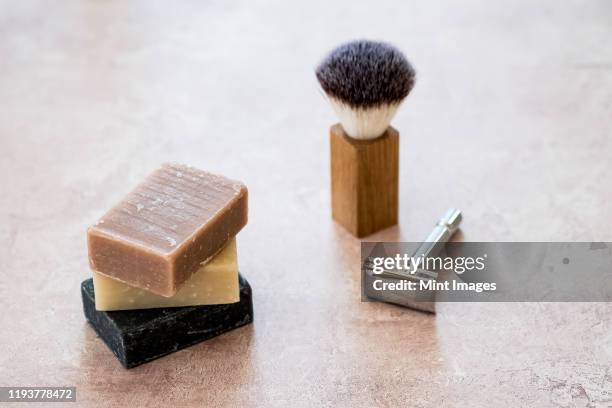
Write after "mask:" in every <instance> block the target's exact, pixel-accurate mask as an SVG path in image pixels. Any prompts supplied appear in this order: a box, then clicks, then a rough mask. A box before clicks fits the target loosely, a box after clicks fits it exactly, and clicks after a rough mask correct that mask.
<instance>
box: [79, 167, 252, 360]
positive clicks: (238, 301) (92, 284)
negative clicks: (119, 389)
mask: <svg viewBox="0 0 612 408" xmlns="http://www.w3.org/2000/svg"><path fill="white" fill-rule="evenodd" d="M247 208H248V207H247V189H246V187H245V186H244V185H243V184H242V183H239V182H236V181H232V180H229V179H227V178H225V177H221V176H217V175H213V174H210V173H207V172H204V171H201V170H197V169H194V168H192V167H188V166H183V165H178V164H166V165H163V166H162V167H161V168H160V169H158V170H157V171H155V172H154V173H153V174H152V175H151V176H149V177H148V178H147V179H146V180H145V181H144V182H143V183H142V184H140V185H139V186H138V187H136V188H135V189H134V190H133V191H132V192H131V193H129V194H128V195H127V197H126V198H125V199H124V200H123V201H122V202H120V203H119V204H118V205H117V206H115V207H114V208H112V209H111V210H110V211H108V212H107V213H106V214H105V215H104V216H103V217H102V218H101V219H100V220H99V221H98V222H97V223H96V224H95V225H94V226H92V227H90V228H89V230H88V234H87V235H88V244H89V262H90V266H91V269H92V273H93V279H89V280H87V281H85V282H83V286H82V293H83V305H84V309H85V315H86V317H87V319H88V320H89V322H90V323H91V324H92V326H93V327H94V329H95V330H96V332H97V333H98V334H99V335H100V337H101V338H102V339H103V340H104V341H105V342H106V344H107V345H108V346H109V347H110V348H111V350H113V352H114V353H115V354H116V355H117V356H118V357H119V359H120V361H121V362H122V364H123V365H124V366H126V367H133V366H135V365H138V364H141V363H143V362H146V361H149V360H151V359H154V358H156V357H159V356H162V355H165V354H168V353H170V352H172V351H176V350H178V349H180V348H182V347H186V346H189V345H191V344H194V343H196V342H199V341H202V340H206V339H208V338H210V337H212V336H215V335H217V334H221V333H223V332H225V331H228V330H231V329H233V328H236V327H239V326H242V325H244V324H247V323H249V322H250V321H251V320H252V316H253V311H252V302H251V292H250V287H249V285H248V283H247V282H246V280H245V279H244V278H242V277H240V278H239V275H238V263H237V252H236V239H235V236H236V234H237V233H238V232H239V231H240V230H241V229H242V228H243V227H244V225H245V224H246V223H247ZM169 308H172V309H169ZM158 336H162V337H164V340H163V341H161V340H160V339H159V338H158Z"/></svg>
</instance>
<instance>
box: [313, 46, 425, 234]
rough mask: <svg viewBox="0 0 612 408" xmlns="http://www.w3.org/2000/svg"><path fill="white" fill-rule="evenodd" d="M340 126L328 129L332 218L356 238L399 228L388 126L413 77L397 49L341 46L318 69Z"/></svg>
mask: <svg viewBox="0 0 612 408" xmlns="http://www.w3.org/2000/svg"><path fill="white" fill-rule="evenodd" d="M316 76H317V79H318V81H319V83H320V84H321V88H323V91H324V92H325V94H326V95H327V98H328V99H329V102H330V104H331V106H332V108H333V109H334V111H335V112H336V114H337V116H338V119H339V120H340V124H336V125H333V126H332V127H331V130H330V147H331V191H332V218H333V219H334V220H335V221H336V222H338V223H339V224H340V225H342V226H343V227H344V228H346V229H347V230H348V231H349V232H351V233H352V234H353V235H355V236H357V237H363V236H366V235H370V234H372V233H374V232H377V231H379V230H381V229H384V228H387V227H390V226H392V225H395V224H397V220H398V199H399V192H398V189H399V133H398V132H397V131H396V130H395V129H393V128H392V127H391V126H389V125H390V123H391V120H392V119H393V117H394V116H395V113H396V112H397V109H398V108H399V106H400V105H401V103H402V101H403V100H404V99H405V98H406V96H408V94H409V93H410V91H411V90H412V87H413V86H414V81H415V72H414V69H413V68H412V66H411V65H410V63H409V62H408V61H407V60H406V58H405V57H404V55H403V54H402V53H401V52H400V51H399V50H398V49H396V48H395V47H393V46H391V45H389V44H386V43H381V42H374V41H367V40H359V41H353V42H349V43H347V44H343V45H341V46H339V47H337V48H335V49H334V50H332V51H331V52H330V53H329V55H328V56H327V57H326V58H325V59H324V60H323V61H322V62H321V64H320V65H319V66H318V67H317V69H316Z"/></svg>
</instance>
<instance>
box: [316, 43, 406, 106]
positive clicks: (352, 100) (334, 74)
mask: <svg viewBox="0 0 612 408" xmlns="http://www.w3.org/2000/svg"><path fill="white" fill-rule="evenodd" d="M316 75H317V79H318V80H319V83H320V84H321V87H322V88H323V90H324V91H325V93H326V94H327V95H329V96H330V97H333V98H336V99H339V100H341V101H342V102H344V103H346V104H347V105H350V106H352V107H355V108H369V107H376V106H380V105H384V104H393V103H398V102H400V101H401V100H402V99H404V98H405V97H406V96H407V95H408V94H409V93H410V91H411V90H412V87H413V86H414V79H415V72H414V69H413V68H412V65H410V63H409V62H408V61H407V60H406V57H404V54H402V53H401V51H399V50H398V49H397V48H395V47H393V46H392V45H390V44H386V43H382V42H375V41H368V40H359V41H352V42H349V43H346V44H343V45H341V46H339V47H338V48H336V49H334V50H333V51H332V52H331V53H330V54H329V55H328V56H327V57H326V58H325V59H324V60H323V62H321V64H320V65H319V66H318V68H317V70H316Z"/></svg>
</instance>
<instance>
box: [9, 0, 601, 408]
mask: <svg viewBox="0 0 612 408" xmlns="http://www.w3.org/2000/svg"><path fill="white" fill-rule="evenodd" d="M355 37H369V38H374V39H382V40H387V41H390V42H392V43H394V44H395V45H397V46H398V48H399V49H401V50H402V51H403V52H405V53H406V55H407V57H408V58H410V61H412V62H413V63H414V66H415V68H416V70H417V83H416V85H415V87H414V90H413V91H412V93H411V94H410V96H409V97H408V98H407V100H406V102H405V104H404V106H402V108H401V109H400V111H399V112H398V115H397V117H396V119H395V120H394V122H393V125H394V127H396V128H397V129H398V130H399V131H400V133H401V141H400V154H401V163H400V188H401V191H400V223H399V226H398V227H397V228H393V229H390V230H386V231H383V232H381V233H379V234H377V235H375V236H373V237H369V238H368V239H370V240H377V239H381V240H382V239H386V240H402V239H403V240H419V239H422V238H423V237H425V236H426V235H427V234H428V233H429V231H430V230H431V228H432V226H433V223H435V222H436V220H437V219H438V218H439V217H440V216H442V214H443V213H444V211H445V210H446V209H447V208H448V207H449V206H457V207H459V208H461V209H462V210H463V211H464V214H465V219H464V222H463V228H464V229H463V233H462V235H461V236H459V237H458V238H459V239H464V240H472V241H484V240H498V241H504V240H509V241H515V240H517V241H521V240H523V241H529V240H543V241H547V240H557V241H565V240H585V241H588V240H608V241H612V230H611V229H610V225H609V222H608V219H609V217H610V214H612V183H610V180H612V166H611V165H610V157H612V144H611V143H610V117H611V116H612V47H610V40H609V39H610V37H612V3H610V2H609V1H608V0H593V1H589V2H579V1H574V0H570V1H565V2H563V3H559V2H557V1H552V0H543V1H538V2H533V1H528V0H517V1H513V2H503V3H502V2H490V1H484V0H468V1H466V2H462V3H461V4H458V3H457V2H450V1H449V2H446V1H443V2H398V1H392V0H380V1H377V2H376V3H370V2H362V1H334V2H330V1H320V0H311V1H308V2H300V3H296V2H288V1H280V0H270V1H267V0H248V1H246V0H238V1H234V2H222V1H209V2H200V1H191V2H172V4H169V3H168V2H167V1H148V0H147V1H135V2H124V1H114V0H107V1H103V2H102V1H87V0H83V1H70V0H67V1H62V2H55V3H47V2H42V1H41V2H38V1H27V2H26V1H23V2H22V1H20V2H17V1H10V0H2V1H1V2H0V106H2V109H0V177H1V178H2V180H1V186H2V194H0V240H1V243H2V245H0V271H1V273H2V276H3V277H6V276H10V279H2V280H0V306H1V308H2V311H3V313H2V316H1V317H0V323H1V326H0V327H1V330H0V367H1V369H0V383H1V385H41V384H48V385H55V384H57V385H75V386H77V387H78V392H77V394H78V399H79V402H78V404H77V405H79V406H92V407H101V406H102V407H104V406H105V407H124V406H134V405H136V404H142V405H147V406H149V407H153V406H168V405H183V406H193V407H195V406H228V407H235V406H266V407H274V406H288V405H290V406H292V407H307V406H321V405H323V406H339V407H355V406H397V405H403V406H416V407H430V406H432V407H441V406H444V407H477V408H478V407H487V408H489V407H491V406H509V407H527V406H537V407H574V406H575V407H585V406H587V404H588V403H591V405H592V406H599V407H601V406H603V407H605V406H607V405H610V404H611V403H612V402H611V397H610V395H611V393H612V374H611V373H610V365H611V363H612V313H611V312H612V305H608V304H474V305H470V304H461V305H455V304H454V305H441V306H440V309H439V313H438V314H437V316H431V315H428V314H421V313H416V312H412V311H410V310H405V309H402V308H399V307H394V306H390V305H384V304H375V303H361V302H360V300H359V299H360V296H359V294H360V289H359V246H360V241H359V240H357V239H354V238H352V237H351V236H349V235H348V234H346V233H345V232H344V231H342V229H340V228H339V227H337V226H335V225H334V224H333V223H332V221H331V216H330V199H329V156H328V129H329V126H330V125H331V124H333V123H334V122H335V121H336V119H335V117H334V115H333V113H332V110H331V109H330V107H329V106H327V104H326V101H325V100H324V98H322V97H321V94H320V92H319V90H318V84H317V81H316V79H315V77H314V68H315V67H316V65H317V64H318V62H319V61H320V59H321V58H323V56H324V55H325V53H326V52H328V51H329V50H330V49H331V48H332V47H333V46H335V45H337V44H339V43H341V42H344V41H346V40H349V39H351V38H355ZM164 161H178V162H184V163H189V164H192V165H194V166H196V167H199V168H203V169H206V170H209V171H211V172H215V173H218V174H224V175H226V176H228V177H231V178H233V179H238V180H242V181H244V182H245V184H246V185H247V186H248V187H249V196H250V202H249V206H250V209H249V216H250V219H249V225H248V228H245V229H244V231H243V232H241V233H240V236H239V241H240V242H239V245H240V259H239V262H240V267H241V269H243V270H245V271H248V272H249V275H248V278H249V282H250V283H251V285H252V286H253V288H254V304H255V310H256V313H257V318H256V324H254V325H249V326H247V327H244V328H242V329H240V330H236V331H233V332H230V333H227V334H225V335H223V336H219V337H216V338H214V339H211V340H209V341H206V342H204V343H201V344H198V345H195V346H193V347H189V348H187V349H185V350H181V351H179V352H177V353H173V354H172V355H169V356H167V357H164V358H163V359H160V360H157V361H155V362H151V363H149V364H145V365H142V366H140V367H136V368H134V369H132V370H125V369H123V368H122V367H121V365H120V364H119V363H118V362H117V360H116V359H115V358H114V356H113V355H112V353H111V352H110V351H109V350H108V349H107V347H106V346H105V345H104V344H103V343H102V342H101V341H100V340H99V339H98V338H97V336H96V334H95V332H94V331H93V330H92V329H91V328H90V327H89V326H88V325H87V323H86V321H85V319H84V318H83V315H82V310H81V300H80V297H79V285H80V283H81V281H82V280H83V279H86V278H88V277H89V273H88V270H87V251H86V242H85V230H86V228H87V226H88V225H90V224H91V223H93V222H94V221H95V220H96V219H97V218H98V217H100V216H101V215H102V214H103V213H104V212H105V211H106V210H107V209H108V208H110V206H111V205H113V204H114V203H116V202H117V201H118V200H120V199H121V198H122V197H123V196H124V195H125V194H126V193H128V192H129V191H130V189H131V188H132V187H133V186H134V185H135V184H136V183H138V182H139V181H140V180H142V178H143V177H145V176H146V175H147V174H149V173H150V172H151V171H152V170H154V169H155V168H156V167H157V166H159V164H160V163H162V162H164Z"/></svg>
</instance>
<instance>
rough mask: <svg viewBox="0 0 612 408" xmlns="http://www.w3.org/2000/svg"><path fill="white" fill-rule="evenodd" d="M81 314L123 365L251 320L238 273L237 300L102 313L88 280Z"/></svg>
mask: <svg viewBox="0 0 612 408" xmlns="http://www.w3.org/2000/svg"><path fill="white" fill-rule="evenodd" d="M81 294H82V296H83V309H84V311H85V317H86V318H87V320H88V321H89V323H91V325H92V326H93V328H94V329H95V331H96V332H97V333H98V335H99V336H100V337H101V338H102V340H104V342H105V343H106V345H107V346H108V347H109V348H110V349H111V350H112V352H113V353H115V355H116V356H117V358H118V359H119V361H120V362H121V364H123V366H124V367H125V368H132V367H136V366H137V365H140V364H143V363H146V362H148V361H151V360H153V359H156V358H158V357H161V356H164V355H166V354H170V353H172V352H174V351H177V350H180V349H182V348H185V347H188V346H191V345H193V344H196V343H199V342H201V341H204V340H208V339H210V338H212V337H215V336H218V335H220V334H222V333H225V332H227V331H230V330H233V329H236V328H238V327H240V326H244V325H246V324H249V323H251V322H252V321H253V299H252V293H251V286H250V285H249V283H248V282H247V281H246V279H244V278H243V277H242V275H241V276H240V302H238V303H231V304H227V305H214V306H188V307H175V308H163V309H146V310H125V311H115V312H102V311H98V310H96V303H95V297H94V288H93V281H92V279H87V280H85V281H83V283H82V284H81Z"/></svg>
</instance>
